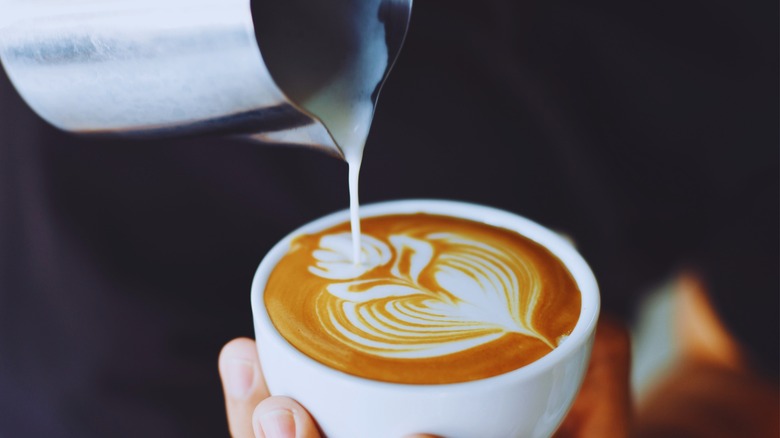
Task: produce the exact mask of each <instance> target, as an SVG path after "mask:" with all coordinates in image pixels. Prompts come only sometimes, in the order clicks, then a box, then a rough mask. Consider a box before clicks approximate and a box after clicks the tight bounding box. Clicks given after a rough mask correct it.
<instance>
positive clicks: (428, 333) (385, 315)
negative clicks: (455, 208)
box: [264, 214, 581, 384]
mask: <svg viewBox="0 0 780 438" xmlns="http://www.w3.org/2000/svg"><path fill="white" fill-rule="evenodd" d="M362 228H363V234H362V236H361V246H360V254H359V259H360V260H359V261H360V263H358V264H356V263H354V262H353V254H352V252H353V247H352V235H351V232H350V225H349V224H348V223H343V224H340V225H338V226H335V227H332V228H329V229H326V230H324V231H322V232H319V233H316V234H310V235H302V236H299V237H298V238H296V239H295V240H294V241H293V243H292V245H291V247H290V250H289V252H288V253H287V254H286V255H285V256H284V257H283V258H282V259H281V260H280V261H279V263H278V265H277V266H276V268H275V269H274V271H273V272H272V274H271V276H270V278H269V280H268V283H267V285H266V290H265V294H264V300H265V304H266V307H267V309H268V313H269V316H270V318H271V320H272V322H273V324H274V326H275V327H276V328H277V330H278V331H279V332H280V333H281V334H282V335H283V336H284V337H285V338H286V339H287V340H288V341H289V342H290V343H291V344H292V345H293V346H295V347H296V348H297V349H298V350H300V351H301V352H303V353H304V354H306V355H308V356H309V357H311V358H313V359H315V360H317V361H319V362H321V363H323V364H325V365H327V366H330V367H332V368H335V369H337V370H340V371H343V372H346V373H349V374H353V375H357V376H361V377H365V378H369V379H374V380H380V381H387V382H397V383H412V384H437V383H455V382H464V381H470V380H476V379H481V378H486V377H491V376H496V375H499V374H503V373H506V372H508V371H512V370H514V369H517V368H520V367H522V366H523V365H526V364H529V363H531V362H533V361H535V360H537V359H539V358H541V357H542V356H544V355H546V354H547V353H549V352H550V351H552V350H553V349H554V348H555V347H556V346H558V345H559V344H560V343H561V342H565V339H566V337H567V336H568V334H570V333H571V331H572V330H573V328H574V326H575V325H576V323H577V320H578V318H579V314H580V307H581V297H580V292H579V290H578V288H577V284H576V282H575V281H574V279H573V278H572V276H571V274H570V273H569V271H568V270H567V269H566V267H565V266H564V265H563V263H562V262H561V261H560V260H558V259H557V258H556V257H555V256H554V255H553V254H552V253H550V252H549V251H548V250H547V249H545V248H544V247H542V246H541V245H539V244H537V243H535V242H533V241H531V240H530V239H527V238H525V237H523V236H520V235H519V234H517V233H515V232H512V231H508V230H504V229H501V228H495V227H492V226H489V225H485V224H481V223H477V222H472V221H468V220H464V219H458V218H451V217H445V216H437V215H428V214H409V215H388V216H379V217H372V218H364V219H363V220H362Z"/></svg>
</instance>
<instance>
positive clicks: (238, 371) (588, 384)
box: [219, 317, 631, 438]
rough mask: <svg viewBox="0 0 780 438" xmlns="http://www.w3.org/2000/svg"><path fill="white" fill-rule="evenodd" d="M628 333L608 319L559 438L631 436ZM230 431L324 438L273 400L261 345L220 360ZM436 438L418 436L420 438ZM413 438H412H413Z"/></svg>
mask: <svg viewBox="0 0 780 438" xmlns="http://www.w3.org/2000/svg"><path fill="white" fill-rule="evenodd" d="M629 366H630V347H629V338H628V331H627V330H626V329H625V328H624V327H623V326H622V325H620V324H619V323H617V322H615V321H613V320H611V319H609V318H604V317H602V318H601V320H600V321H599V325H598V327H597V329H596V339H595V343H594V346H593V354H592V357H591V363H590V366H589V368H588V372H587V374H586V376H585V382H584V383H583V386H582V390H581V391H580V394H579V395H578V397H577V399H576V401H575V403H574V406H573V408H572V410H571V412H570V413H569V415H568V416H567V417H566V420H564V422H563V425H561V427H560V429H559V430H558V432H557V433H556V434H555V437H556V438H579V437H594V436H598V437H603V438H624V437H626V436H628V430H629V421H630V417H631V415H630V413H631V398H630V392H629ZM219 373H220V376H221V378H222V387H223V390H224V393H225V403H226V408H227V417H228V425H229V427H230V433H231V436H233V437H234V438H252V437H256V438H293V437H295V438H318V437H319V436H320V434H319V430H318V429H317V426H316V423H315V422H314V420H313V419H312V417H311V416H310V415H309V413H308V412H307V411H306V409H304V408H303V406H301V405H300V404H298V403H297V402H295V401H294V400H292V399H290V398H287V397H271V396H270V394H269V393H268V389H267V388H266V386H265V380H264V379H263V373H262V369H261V367H260V361H259V360H258V358H257V349H256V346H255V342H254V341H252V340H251V339H246V338H239V339H234V340H233V341H231V342H229V343H228V344H227V345H225V347H224V348H223V349H222V352H221V354H220V357H219ZM425 437H428V438H431V437H430V436H429V435H416V436H415V438H425ZM409 438H412V437H409Z"/></svg>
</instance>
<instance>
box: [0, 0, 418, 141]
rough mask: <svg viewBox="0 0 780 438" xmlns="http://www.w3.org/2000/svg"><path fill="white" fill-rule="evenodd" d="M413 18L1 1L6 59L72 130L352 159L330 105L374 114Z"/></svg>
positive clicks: (389, 3)
mask: <svg viewBox="0 0 780 438" xmlns="http://www.w3.org/2000/svg"><path fill="white" fill-rule="evenodd" d="M410 12H411V0H255V1H252V2H251V3H250V0H0V60H1V61H2V64H3V66H4V67H5V70H6V72H7V74H8V76H9V77H10V79H11V81H12V82H13V84H14V86H15V87H16V89H17V90H18V91H19V93H20V94H21V96H22V97H23V98H24V99H25V100H26V102H27V103H28V104H29V105H30V107H32V108H33V109H34V110H35V111H36V112H37V113H38V114H39V115H40V116H41V117H43V118H44V119H45V120H47V121H48V122H50V123H51V124H53V125H55V126H57V127H59V128H61V129H63V130H66V131H71V132H75V133H82V134H102V135H106V134H109V135H130V136H142V137H143V136H152V137H160V136H180V135H197V134H211V133H225V134H243V135H247V136H250V137H252V138H254V139H257V140H259V141H262V142H270V143H283V144H301V145H310V146H314V147H317V148H321V149H323V150H326V151H328V152H331V153H334V154H336V155H339V156H342V155H343V154H342V153H341V151H340V149H339V147H338V146H337V142H335V141H334V138H333V135H332V133H331V132H330V131H329V129H328V127H327V125H328V123H327V119H328V118H329V114H327V113H328V112H329V111H330V112H338V111H341V110H348V109H349V108H350V107H351V106H352V105H353V104H354V103H355V101H359V100H361V99H363V100H367V102H369V103H370V105H371V110H372V111H373V105H375V104H376V99H377V96H378V94H379V90H380V88H381V86H382V84H383V82H384V79H385V78H386V76H387V74H388V73H389V71H390V68H391V67H392V64H393V63H394V61H395V58H396V56H397V55H398V52H399V51H400V49H401V45H402V43H403V39H404V37H405V34H406V29H407V27H408V23H409V16H410ZM330 117H331V118H333V117H335V116H334V115H333V114H330ZM324 120H325V123H323V121H324Z"/></svg>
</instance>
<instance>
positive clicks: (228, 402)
mask: <svg viewBox="0 0 780 438" xmlns="http://www.w3.org/2000/svg"><path fill="white" fill-rule="evenodd" d="M219 375H220V377H221V378H222V389H223V390H224V393H225V408H226V410H227V418H228V426H229V427H230V436H232V437H234V438H252V436H253V435H254V434H253V432H252V412H253V411H254V410H255V407H256V406H257V404H258V403H260V401H261V400H262V399H264V398H266V397H268V390H267V389H266V387H265V381H264V380H263V373H262V370H261V369H260V360H259V359H258V358H257V349H256V348H255V342H254V341H252V340H251V339H246V338H239V339H234V340H232V341H230V342H229V343H228V344H227V345H225V347H223V348H222V352H221V353H220V355H219Z"/></svg>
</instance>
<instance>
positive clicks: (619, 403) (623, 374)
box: [555, 316, 632, 438]
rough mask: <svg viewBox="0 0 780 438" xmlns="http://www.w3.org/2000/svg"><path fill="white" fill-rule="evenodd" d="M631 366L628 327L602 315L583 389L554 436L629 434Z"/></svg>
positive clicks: (620, 436)
mask: <svg viewBox="0 0 780 438" xmlns="http://www.w3.org/2000/svg"><path fill="white" fill-rule="evenodd" d="M630 368H631V342H630V338H629V334H628V330H627V329H626V328H625V326H624V325H623V324H622V323H620V322H618V321H616V320H614V319H612V318H610V317H608V316H603V317H602V318H600V319H599V323H598V326H597V327H596V338H595V341H594V344H593V353H592V354H591V359H590V364H589V365H588V371H587V372H586V374H585V379H584V381H583V383H582V389H581V390H580V393H579V394H578V395H577V399H576V400H575V401H574V406H572V409H571V411H570V412H569V415H567V416H566V419H565V420H564V422H563V424H562V425H561V427H560V428H559V429H558V431H557V432H556V434H555V437H556V438H563V437H567V438H569V437H570V438H576V437H593V436H598V437H605V438H606V437H609V438H625V437H626V436H628V434H629V429H630V424H631V423H630V421H631V412H632V403H631V391H630V384H629V379H630Z"/></svg>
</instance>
